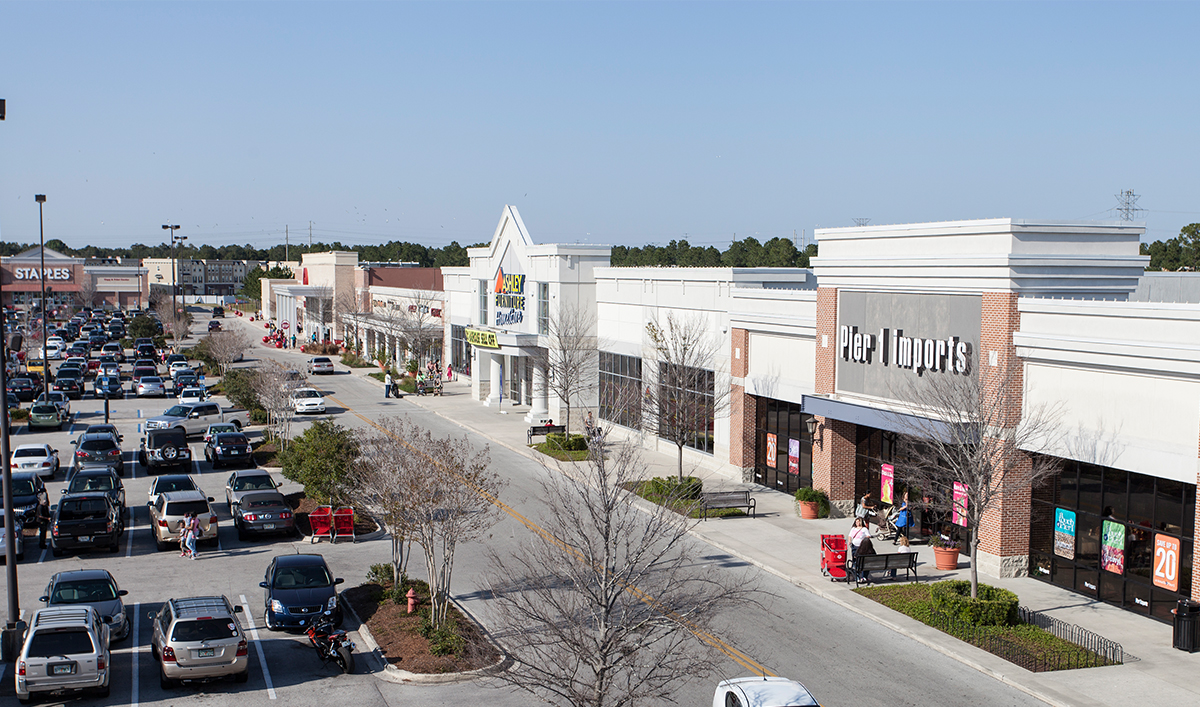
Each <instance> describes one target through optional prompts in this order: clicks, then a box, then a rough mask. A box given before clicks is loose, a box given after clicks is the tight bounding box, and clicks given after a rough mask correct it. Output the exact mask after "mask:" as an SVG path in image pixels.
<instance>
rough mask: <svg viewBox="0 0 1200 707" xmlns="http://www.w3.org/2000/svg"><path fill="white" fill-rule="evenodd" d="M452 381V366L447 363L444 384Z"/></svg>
mask: <svg viewBox="0 0 1200 707" xmlns="http://www.w3.org/2000/svg"><path fill="white" fill-rule="evenodd" d="M453 380H454V364H453V363H447V364H446V382H447V383H449V382H451V381H453Z"/></svg>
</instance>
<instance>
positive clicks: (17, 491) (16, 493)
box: [0, 470, 50, 528]
mask: <svg viewBox="0 0 1200 707" xmlns="http://www.w3.org/2000/svg"><path fill="white" fill-rule="evenodd" d="M12 490H13V500H12V504H13V514H14V515H15V517H16V518H17V519H18V520H19V521H20V522H21V525H22V526H24V527H26V528H35V527H37V524H38V518H39V517H43V518H49V517H50V512H49V511H50V495H49V492H48V491H46V484H45V483H43V482H42V477H41V476H39V475H38V472H36V471H16V470H14V471H13V472H12ZM39 510H40V511H42V512H43V514H42V515H39V513H38V511H39ZM2 516H3V514H2V513H0V517H2Z"/></svg>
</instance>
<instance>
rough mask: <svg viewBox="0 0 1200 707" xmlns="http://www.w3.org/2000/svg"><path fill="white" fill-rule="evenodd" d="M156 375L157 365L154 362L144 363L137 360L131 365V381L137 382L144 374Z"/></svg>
mask: <svg viewBox="0 0 1200 707" xmlns="http://www.w3.org/2000/svg"><path fill="white" fill-rule="evenodd" d="M157 375H158V367H157V366H155V365H154V364H150V365H146V364H145V363H144V362H143V361H138V362H137V363H136V364H134V366H133V374H132V376H131V377H132V378H133V382H134V383H137V382H138V381H139V380H141V379H142V378H143V377H144V376H157Z"/></svg>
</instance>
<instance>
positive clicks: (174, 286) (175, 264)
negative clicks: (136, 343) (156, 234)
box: [160, 223, 179, 321]
mask: <svg viewBox="0 0 1200 707" xmlns="http://www.w3.org/2000/svg"><path fill="white" fill-rule="evenodd" d="M163 230H164V231H170V232H171V260H172V263H171V268H172V270H171V273H172V274H171V315H172V316H171V321H174V313H175V309H176V307H177V303H176V301H175V292H176V291H177V290H178V288H179V258H177V257H176V256H175V232H176V231H178V230H179V224H175V225H173V226H172V225H169V224H165V223H164V224H163ZM160 314H161V312H160Z"/></svg>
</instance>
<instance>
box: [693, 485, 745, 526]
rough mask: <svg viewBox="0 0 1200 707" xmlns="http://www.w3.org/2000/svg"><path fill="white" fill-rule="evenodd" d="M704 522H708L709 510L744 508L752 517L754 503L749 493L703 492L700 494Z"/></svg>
mask: <svg viewBox="0 0 1200 707" xmlns="http://www.w3.org/2000/svg"><path fill="white" fill-rule="evenodd" d="M700 504H701V506H702V508H701V510H702V511H703V513H704V515H703V518H704V520H708V511H709V509H710V508H745V509H746V511H747V512H749V513H750V517H752V518H753V517H754V507H755V501H754V499H753V498H751V497H750V492H749V491H704V492H702V493H701V494H700Z"/></svg>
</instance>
